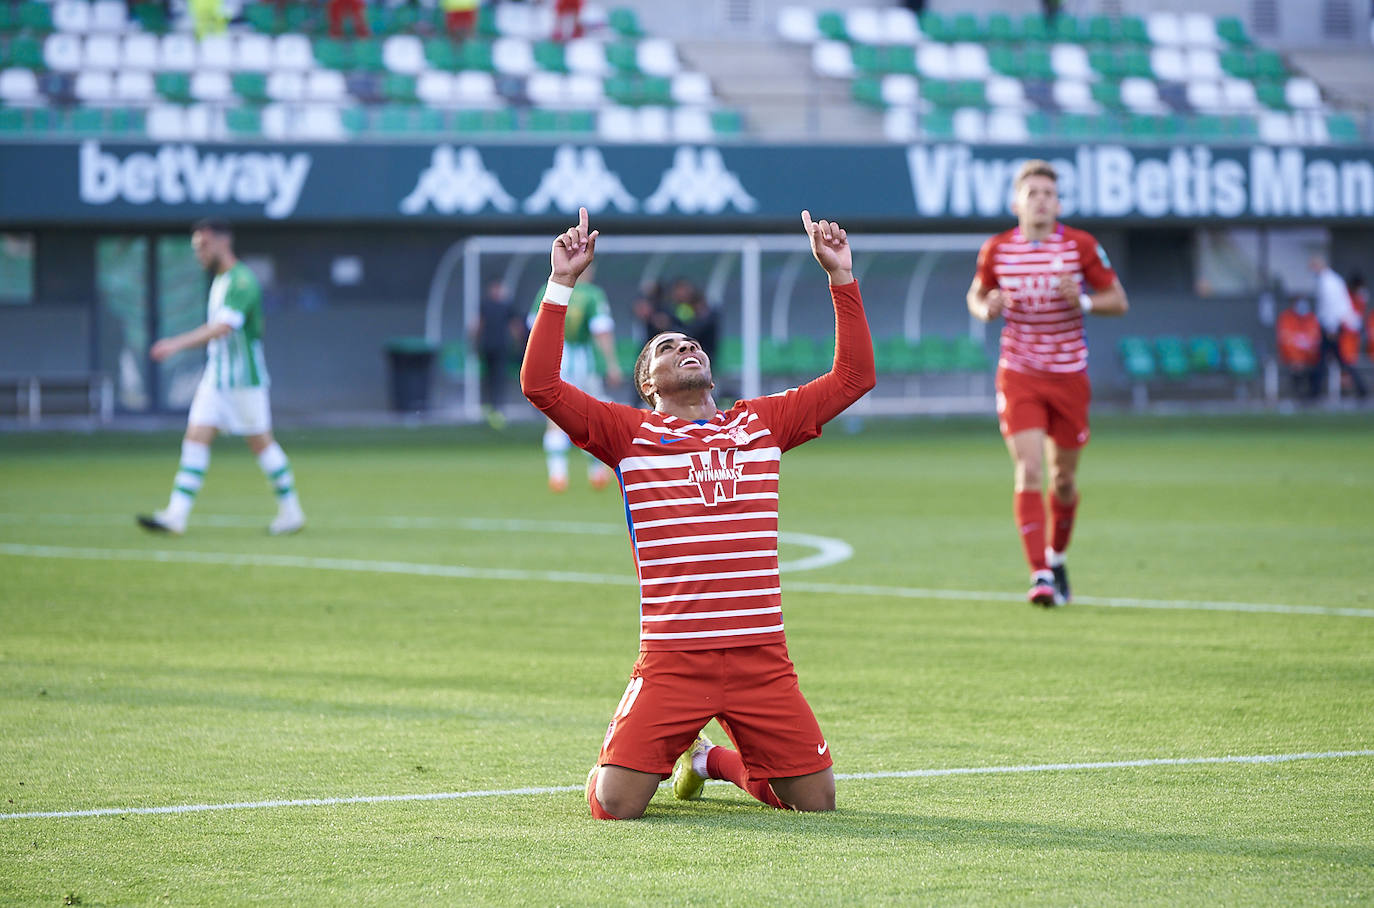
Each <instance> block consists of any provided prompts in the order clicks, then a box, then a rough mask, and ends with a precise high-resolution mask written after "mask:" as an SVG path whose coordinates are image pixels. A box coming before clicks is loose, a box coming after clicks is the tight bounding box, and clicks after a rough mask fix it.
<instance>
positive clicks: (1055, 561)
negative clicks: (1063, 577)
mask: <svg viewBox="0 0 1374 908" xmlns="http://www.w3.org/2000/svg"><path fill="white" fill-rule="evenodd" d="M1065 560H1066V558H1065V554H1064V553H1063V552H1056V551H1055V550H1054V549H1052V548H1050V547H1049V546H1045V563H1046V564H1048V565H1049V566H1050V567H1052V568H1057V567H1063V566H1064V561H1065Z"/></svg>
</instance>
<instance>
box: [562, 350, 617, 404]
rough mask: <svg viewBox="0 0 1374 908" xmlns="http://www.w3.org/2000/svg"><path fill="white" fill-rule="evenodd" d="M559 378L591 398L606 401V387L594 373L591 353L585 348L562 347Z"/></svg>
mask: <svg viewBox="0 0 1374 908" xmlns="http://www.w3.org/2000/svg"><path fill="white" fill-rule="evenodd" d="M558 372H559V377H560V378H562V379H563V380H564V381H565V382H568V383H569V384H573V385H576V386H577V387H579V388H581V389H582V390H583V391H586V392H587V393H588V394H590V395H591V396H592V397H596V398H600V399H602V400H605V399H606V385H605V384H604V383H603V382H602V380H601V374H600V373H599V372H597V371H596V363H595V362H594V361H593V360H592V353H591V351H590V350H588V349H587V348H585V347H564V348H563V362H562V364H561V365H560V367H559V370H558Z"/></svg>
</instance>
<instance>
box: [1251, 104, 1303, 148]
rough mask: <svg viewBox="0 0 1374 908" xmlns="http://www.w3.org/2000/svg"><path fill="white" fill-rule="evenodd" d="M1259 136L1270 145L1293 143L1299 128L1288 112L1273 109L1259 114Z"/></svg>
mask: <svg viewBox="0 0 1374 908" xmlns="http://www.w3.org/2000/svg"><path fill="white" fill-rule="evenodd" d="M1259 137H1260V141H1261V142H1264V143H1265V144H1268V145H1291V144H1292V143H1293V142H1294V141H1295V140H1296V138H1297V130H1295V129H1294V128H1293V120H1292V119H1291V118H1290V117H1289V116H1288V114H1285V113H1279V112H1278V111H1276V110H1271V111H1266V112H1264V113H1262V114H1260V115H1259Z"/></svg>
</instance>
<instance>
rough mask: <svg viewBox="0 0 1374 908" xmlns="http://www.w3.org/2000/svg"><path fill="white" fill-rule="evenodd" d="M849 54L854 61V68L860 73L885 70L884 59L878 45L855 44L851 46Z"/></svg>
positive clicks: (871, 73)
mask: <svg viewBox="0 0 1374 908" xmlns="http://www.w3.org/2000/svg"><path fill="white" fill-rule="evenodd" d="M849 56H850V59H852V60H853V61H854V69H855V70H856V71H857V72H859V73H863V74H865V75H873V74H875V73H880V72H882V71H883V61H882V57H881V55H880V54H879V53H878V47H877V45H874V44H854V45H853V46H851V47H850V48H849Z"/></svg>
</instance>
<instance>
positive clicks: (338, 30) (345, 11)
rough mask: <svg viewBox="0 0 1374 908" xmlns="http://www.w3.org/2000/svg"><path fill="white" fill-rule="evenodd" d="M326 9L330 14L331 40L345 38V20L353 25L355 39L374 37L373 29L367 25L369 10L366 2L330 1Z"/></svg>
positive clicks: (358, 0)
mask: <svg viewBox="0 0 1374 908" xmlns="http://www.w3.org/2000/svg"><path fill="white" fill-rule="evenodd" d="M326 9H327V10H328V12H329V36H330V37H331V38H342V37H343V36H344V31H343V27H344V20H345V19H347V20H348V21H350V22H352V23H353V37H355V38H370V37H372V29H371V28H369V27H368V24H367V9H366V7H365V5H364V0H329V4H328V5H327V7H326Z"/></svg>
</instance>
